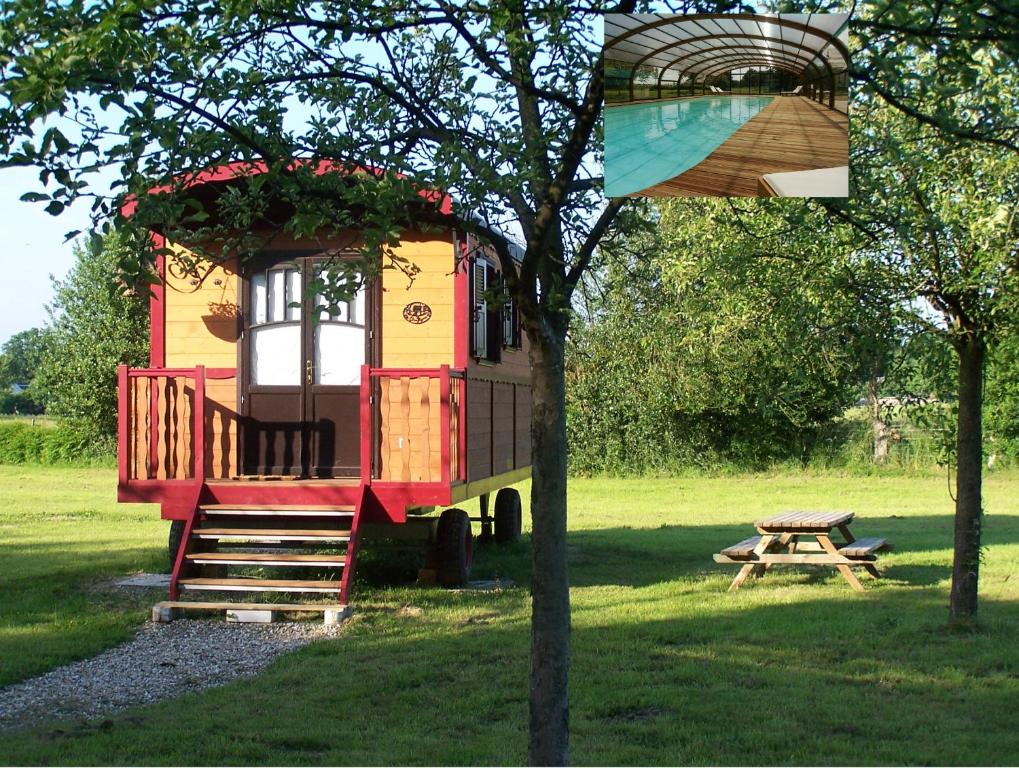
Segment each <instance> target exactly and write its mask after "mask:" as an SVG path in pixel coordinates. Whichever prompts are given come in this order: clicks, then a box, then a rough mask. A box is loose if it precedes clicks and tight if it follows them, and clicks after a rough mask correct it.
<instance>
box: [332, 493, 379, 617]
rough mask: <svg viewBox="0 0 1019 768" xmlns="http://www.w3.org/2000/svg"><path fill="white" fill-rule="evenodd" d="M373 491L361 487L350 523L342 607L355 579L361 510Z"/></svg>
mask: <svg viewBox="0 0 1019 768" xmlns="http://www.w3.org/2000/svg"><path fill="white" fill-rule="evenodd" d="M369 493H371V491H370V490H369V489H368V486H366V485H362V486H361V495H360V497H359V498H358V500H357V504H355V505H354V519H353V520H351V522H350V539H349V540H348V541H347V561H346V562H345V563H344V564H343V576H342V577H340V605H346V604H347V595H348V594H350V582H351V581H352V580H353V578H354V564H355V563H356V562H357V550H358V544H359V543H360V541H359V539H360V538H361V537H360V534H359V532H358V529H359V528H360V522H361V510H362V509H364V506H365V500H366V498H367V497H368V494H369Z"/></svg>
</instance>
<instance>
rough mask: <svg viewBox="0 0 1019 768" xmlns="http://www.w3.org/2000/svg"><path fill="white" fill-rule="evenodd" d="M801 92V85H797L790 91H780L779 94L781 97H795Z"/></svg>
mask: <svg viewBox="0 0 1019 768" xmlns="http://www.w3.org/2000/svg"><path fill="white" fill-rule="evenodd" d="M802 90H803V86H802V85H797V86H796V87H795V88H793V89H792V90H791V91H780V93H781V94H782V95H783V96H796V95H797V94H798V93H799V92H800V91H802Z"/></svg>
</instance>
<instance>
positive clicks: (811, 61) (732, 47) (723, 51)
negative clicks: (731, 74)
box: [627, 33, 835, 109]
mask: <svg viewBox="0 0 1019 768" xmlns="http://www.w3.org/2000/svg"><path fill="white" fill-rule="evenodd" d="M719 38H732V39H744V40H766V41H771V42H777V43H779V44H781V45H786V46H788V47H790V48H796V49H797V50H798V51H799V50H803V51H808V52H810V53H812V54H814V55H813V57H812V58H810V59H809V60H807V61H806V63H805V64H803V66H802V67H801V68H800V70H799V71H798V72H796V73H795V74H799V75H802V73H803V72H805V71H806V70H807V69H809V68H810V67H813V66H815V65H814V62H815V61H817V60H818V59H820V61H821V63H822V64H823V65H824V69H825V70H826V71H827V73H828V80H829V82H830V84H831V91H832V94H831V99H830V101H831V102H832V103H831V104H829V106H830V107H831V108H833V109H834V106H835V105H834V98H835V96H834V91H835V72H834V70H833V69H832V68H831V65H830V64H829V63H828V60H827V59H825V58H824V56H821V55H819V54H818V53H817V52H816V51H815V50H814V49H813V48H810V47H809V46H805V45H803V44H801V43H794V42H790V41H786V40H782V39H781V38H778V37H769V36H767V35H752V34H744V33H733V34H726V35H706V36H701V37H697V38H688V39H687V40H679V41H676V42H675V43H670V44H669V45H667V46H662V47H661V48H657V49H655V50H654V51H652V52H651V53H649V54H647V55H646V56H644V57H643V58H642V59H640V60H639V61H637V62H636V63H635V64H634V65H633V66H632V67H631V68H630V75H629V78H628V81H627V84H628V88H629V92H630V101H633V86H634V78H635V76H636V74H637V69H638V68H639V67H640V66H641V65H642V64H643V63H644V62H645V61H648V60H649V59H651V58H654V57H655V56H658V55H659V54H661V53H663V52H665V51H667V50H669V49H670V48H676V47H679V46H683V45H686V44H687V43H690V42H695V41H702V40H716V39H719ZM754 48H756V49H758V50H759V51H760V53H761V54H762V55H764V54H767V55H771V56H775V57H781V58H783V60H785V61H790V60H795V61H796V62H797V63H802V62H803V61H804V59H802V58H799V56H798V54H794V53H790V52H789V51H785V50H776V49H771V48H761V46H738V45H727V46H725V47H724V48H717V49H712V48H697V49H694V50H693V51H685V52H684V55H683V56H681V57H679V58H678V59H676V60H675V61H673V62H670V63H669V64H667V65H665V66H664V67H662V68H661V72H660V73H659V75H658V88H659V91H661V82H662V76H663V75H664V74H665V72H666V71H667V70H669V69H671V68H672V67H674V66H675V65H676V64H677V63H679V62H680V61H683V60H684V59H687V58H690V57H691V56H696V55H699V54H702V53H712V52H714V51H718V52H719V55H718V56H715V57H711V58H721V56H723V55H725V54H726V53H727V52H728V51H735V50H736V49H740V50H745V49H754ZM822 50H824V49H822ZM685 71H688V70H681V71H680V75H681V76H682V74H683V73H684V72H685Z"/></svg>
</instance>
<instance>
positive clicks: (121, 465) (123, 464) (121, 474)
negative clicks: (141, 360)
mask: <svg viewBox="0 0 1019 768" xmlns="http://www.w3.org/2000/svg"><path fill="white" fill-rule="evenodd" d="M129 388H130V384H129V383H128V379H127V366H126V365H118V366H117V477H118V480H119V482H120V484H121V485H124V483H126V482H127V476H128V471H127V467H128V463H129V461H130V446H129V445H128V443H129V442H130V440H131V422H130V420H129V419H128V413H127V411H128V393H129Z"/></svg>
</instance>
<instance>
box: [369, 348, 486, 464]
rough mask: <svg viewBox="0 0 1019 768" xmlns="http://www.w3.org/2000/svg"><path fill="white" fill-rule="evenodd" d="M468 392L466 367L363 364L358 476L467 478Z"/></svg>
mask: <svg viewBox="0 0 1019 768" xmlns="http://www.w3.org/2000/svg"><path fill="white" fill-rule="evenodd" d="M466 395H467V382H466V379H465V377H464V372H463V371H462V370H452V369H450V368H449V366H446V365H444V366H442V367H440V368H371V367H370V366H367V365H366V366H363V367H362V368H361V435H362V440H361V475H362V478H363V479H365V480H369V479H370V480H378V481H381V482H394V483H446V484H454V483H459V482H463V481H465V480H466V462H465V460H464V457H465V455H466V449H467V430H466V423H467V419H466V413H467V397H466ZM366 436H369V437H370V439H366Z"/></svg>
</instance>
